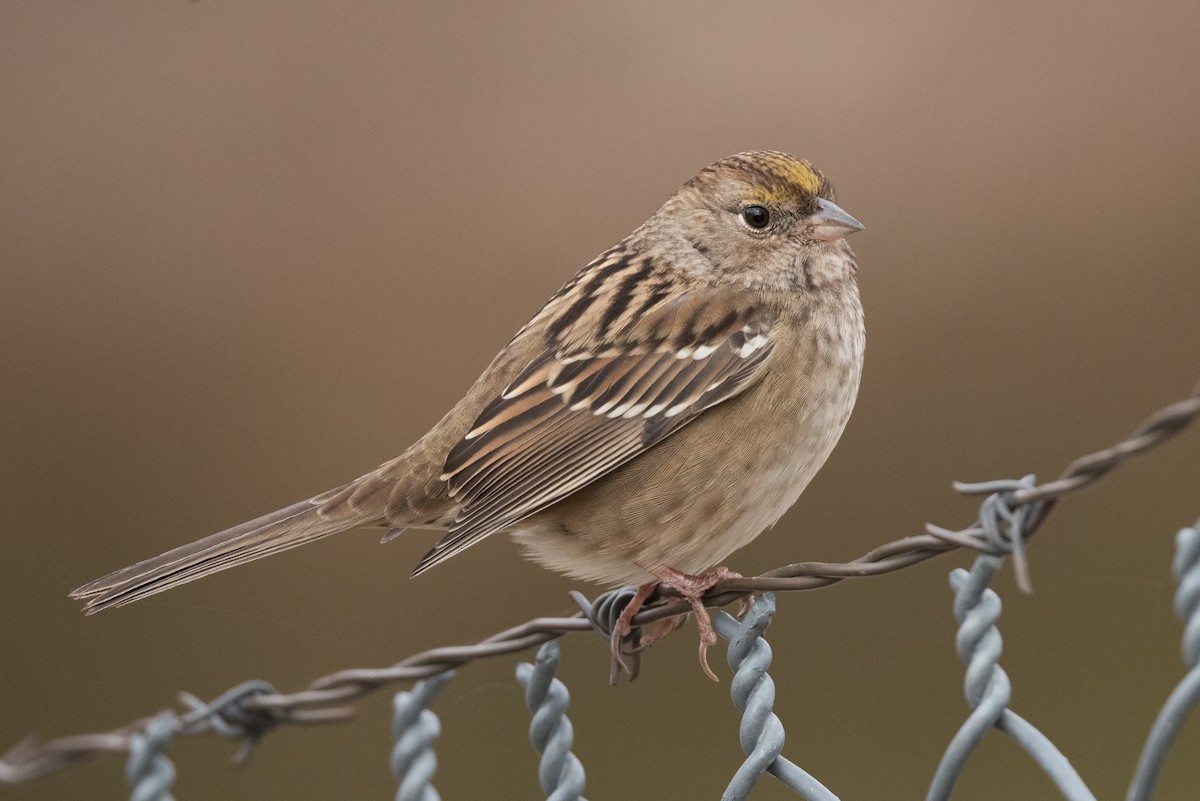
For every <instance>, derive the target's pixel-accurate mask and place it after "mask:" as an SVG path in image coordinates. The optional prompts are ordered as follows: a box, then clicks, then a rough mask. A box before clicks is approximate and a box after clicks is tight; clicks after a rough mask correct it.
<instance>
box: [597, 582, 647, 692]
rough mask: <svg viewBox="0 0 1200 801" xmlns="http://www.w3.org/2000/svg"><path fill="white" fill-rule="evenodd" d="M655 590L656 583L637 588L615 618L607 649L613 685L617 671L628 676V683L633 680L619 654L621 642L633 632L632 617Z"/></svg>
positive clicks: (629, 670) (627, 666)
mask: <svg viewBox="0 0 1200 801" xmlns="http://www.w3.org/2000/svg"><path fill="white" fill-rule="evenodd" d="M657 588H658V582H657V581H653V582H651V583H649V584H643V585H642V586H640V587H638V588H637V592H636V593H634V596H633V597H632V598H630V599H629V603H627V604H626V605H625V608H624V609H622V610H621V615H620V617H618V618H617V622H616V625H614V626H613V630H612V635H611V639H610V640H609V647H610V650H611V651H612V658H613V668H612V675H611V677H610V681H611V682H612V683H613V684H616V683H617V679H618V678H619V677H620V675H621V674H620V672H619V671H624V672H625V673H626V674H628V675H629V679H630V681H632V680H633V677H634V672H633V670H632V669H630V667H629V664H628V663H627V662H626V661H625V658H624V654H622V653H621V640H622V639H624V638H625V637H627V636H629V633H630V632H631V631H633V617H634V615H636V614H637V613H638V612H640V611H641V609H642V605H643V604H645V603H646V599H647V598H649V597H650V596H651V595H652V594H653V593H654V591H655V590H656V589H657ZM640 651H641V648H640V647H639V648H636V649H635V653H637V652H640Z"/></svg>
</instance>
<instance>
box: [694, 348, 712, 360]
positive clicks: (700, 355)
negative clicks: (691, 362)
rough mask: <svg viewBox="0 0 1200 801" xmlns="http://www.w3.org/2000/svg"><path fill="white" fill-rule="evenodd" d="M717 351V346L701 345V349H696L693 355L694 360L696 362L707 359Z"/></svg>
mask: <svg viewBox="0 0 1200 801" xmlns="http://www.w3.org/2000/svg"><path fill="white" fill-rule="evenodd" d="M716 349H717V348H716V346H715V345H701V346H700V347H698V348H696V350H695V352H694V353H693V354H692V358H693V359H695V360H696V361H700V360H701V359H707V358H708V357H709V356H710V355H712V353H713V351H715V350H716Z"/></svg>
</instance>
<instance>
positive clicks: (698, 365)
mask: <svg viewBox="0 0 1200 801" xmlns="http://www.w3.org/2000/svg"><path fill="white" fill-rule="evenodd" d="M721 297H723V298H724V300H721ZM721 297H718V298H717V299H715V300H714V299H712V298H707V297H700V298H695V297H689V298H688V299H687V302H686V303H683V304H681V305H677V306H675V307H668V308H666V309H665V310H664V311H663V312H662V313H660V314H659V315H658V316H657V317H655V316H651V317H649V318H648V319H646V320H645V321H643V322H642V323H641V324H640V325H639V326H635V327H634V328H633V329H632V330H631V331H630V332H629V335H628V336H627V337H626V338H625V339H624V341H622V342H620V343H619V344H617V345H615V346H612V347H608V348H606V349H605V350H604V351H601V352H587V351H572V352H561V351H556V350H550V351H547V352H546V353H543V354H542V355H541V356H539V357H537V358H536V359H534V360H533V361H532V362H530V364H529V365H528V366H527V367H526V368H525V369H523V370H522V371H521V372H520V373H518V375H517V377H516V378H515V379H513V381H512V382H511V383H510V384H509V386H508V387H507V388H506V389H505V390H504V391H503V392H502V393H500V395H499V396H498V397H497V398H496V399H495V400H494V401H492V402H491V403H490V404H489V405H488V406H487V407H486V408H485V409H484V410H483V412H482V413H481V414H480V415H479V418H478V419H477V420H476V421H475V423H474V425H473V426H472V428H471V430H470V432H469V433H468V434H467V436H466V437H464V438H463V439H462V440H461V441H460V442H459V443H458V444H457V445H455V447H454V448H453V449H451V451H450V454H449V455H448V457H447V459H446V464H445V471H444V474H443V476H442V477H443V478H444V479H445V480H446V481H447V484H448V487H449V490H450V494H451V496H452V497H454V498H455V500H457V501H458V502H459V504H460V507H459V511H458V515H457V517H456V518H455V520H454V522H453V523H452V524H451V526H450V529H449V531H448V533H447V534H446V536H445V537H443V538H442V540H441V541H439V542H438V544H437V545H436V546H434V548H433V549H432V550H431V551H430V552H429V553H428V554H427V555H426V556H425V558H424V559H422V560H421V563H420V564H419V565H418V566H417V569H416V570H415V571H414V574H417V573H421V572H424V571H425V570H427V569H429V568H430V567H432V566H433V565H435V564H438V563H439V562H442V561H444V560H445V559H448V558H450V557H451V556H453V555H455V554H457V553H459V552H461V551H462V550H464V549H466V548H468V547H470V546H471V545H473V544H474V543H476V542H478V541H479V540H481V539H483V538H484V537H486V536H488V535H489V534H493V533H495V532H497V531H500V530H503V529H505V528H507V527H510V526H512V525H513V524H514V523H516V522H518V521H520V520H522V519H524V518H526V517H528V516H530V515H532V514H536V513H537V512H539V511H541V510H543V509H545V508H546V507H548V506H550V505H552V504H553V503H555V502H556V501H559V500H561V499H562V498H564V497H566V496H568V495H570V494H571V493H573V492H576V491H577V490H579V489H580V488H582V487H584V486H586V485H588V484H590V483H591V482H593V481H595V480H596V479H598V478H600V477H601V476H603V475H605V474H606V473H608V472H610V471H612V470H614V469H615V468H617V467H619V466H620V465H621V464H623V463H625V462H627V461H629V460H630V459H633V458H634V457H636V456H637V455H638V454H640V453H642V452H644V451H645V450H646V449H647V448H650V447H653V446H654V445H655V444H657V443H658V442H660V441H662V440H663V439H664V438H666V437H667V436H669V435H670V434H671V433H673V432H674V431H677V430H678V429H679V428H681V427H683V426H684V425H686V424H687V423H689V422H690V421H692V420H694V419H695V418H696V417H697V416H698V415H700V414H701V413H702V412H703V411H704V410H705V409H707V408H710V407H711V406H713V405H715V404H718V403H720V402H722V401H724V400H727V399H729V398H732V397H733V396H735V395H737V394H738V393H739V392H742V391H743V390H744V389H746V387H748V386H749V385H750V383H751V382H752V381H753V380H755V379H756V378H757V377H759V376H761V375H762V373H763V372H764V370H765V366H766V364H767V360H768V357H769V356H770V354H771V352H772V349H773V347H774V344H775V343H774V340H773V338H772V336H771V334H772V324H773V322H774V316H773V314H771V313H770V312H768V311H766V310H764V309H761V308H756V307H755V306H753V305H752V304H743V305H741V306H735V308H734V309H733V311H732V312H731V311H730V310H729V308H728V306H729V302H728V297H727V296H721ZM680 326H682V327H683V329H684V330H680Z"/></svg>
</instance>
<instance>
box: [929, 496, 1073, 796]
mask: <svg viewBox="0 0 1200 801" xmlns="http://www.w3.org/2000/svg"><path fill="white" fill-rule="evenodd" d="M1016 525H1018V526H1020V525H1021V521H1020V520H1019V519H1018V520H1017V523H1016ZM993 544H995V543H993ZM1003 563H1004V557H1002V556H998V555H996V554H991V553H981V554H979V556H977V557H976V558H975V563H974V565H972V567H971V570H970V572H968V571H966V570H963V569H961V568H956V569H955V570H952V571H951V572H950V585H951V587H952V588H953V589H954V616H955V618H956V619H957V620H958V622H959V629H958V634H957V636H956V637H955V647H956V648H957V650H958V655H959V656H960V657H961V658H962V660H963V661H964V662H965V663H966V664H967V671H966V675H965V677H964V679H963V691H964V694H965V695H966V699H967V704H968V706H970V707H971V710H972V711H971V714H970V715H968V716H967V719H966V720H965V721H964V722H963V724H962V726H961V727H960V728H959V730H958V732H956V733H955V735H954V737H953V738H952V739H951V741H950V745H949V746H948V747H947V748H946V753H945V754H943V756H942V759H941V762H940V763H939V764H938V767H937V771H936V772H935V773H934V776H933V781H932V782H931V783H930V786H929V792H928V793H927V794H926V796H925V798H926V801H945V800H946V799H949V798H950V793H951V792H952V791H953V789H954V785H955V783H956V782H957V781H958V777H959V776H960V775H961V774H962V770H963V767H964V766H965V765H966V762H967V759H968V758H969V757H970V756H971V754H972V753H974V751H975V748H976V747H977V746H978V745H979V742H980V741H981V740H982V739H983V735H984V734H985V733H986V732H987V731H988V729H990V728H992V727H993V726H994V727H996V728H997V729H999V730H1000V731H1002V732H1004V733H1005V734H1007V735H1008V736H1009V737H1011V738H1012V739H1013V740H1015V741H1016V742H1017V744H1018V745H1020V746H1021V747H1022V748H1023V749H1024V750H1025V752H1026V753H1028V754H1029V756H1031V757H1032V758H1033V759H1034V761H1036V762H1037V763H1038V764H1039V765H1040V766H1041V768H1042V770H1043V771H1045V772H1046V775H1047V776H1048V777H1049V778H1050V780H1051V781H1053V782H1054V783H1055V785H1057V786H1058V789H1059V791H1060V792H1061V793H1062V794H1063V796H1064V797H1065V798H1067V799H1068V801H1095V796H1093V795H1092V792H1091V791H1090V790H1089V789H1088V788H1087V785H1085V784H1084V783H1083V779H1081V778H1080V777H1079V774H1078V773H1077V772H1076V771H1075V769H1074V768H1073V767H1072V766H1071V763H1070V762H1069V761H1068V760H1067V758H1066V757H1065V756H1063V755H1062V753H1061V752H1060V751H1059V750H1058V748H1057V747H1056V746H1055V745H1054V744H1053V743H1052V742H1050V740H1049V739H1048V738H1047V737H1046V736H1045V735H1044V734H1042V733H1041V732H1040V731H1038V729H1037V728H1036V727H1034V726H1033V724H1031V723H1029V722H1028V721H1026V720H1025V719H1024V718H1022V717H1021V716H1020V715H1017V714H1016V713H1015V712H1013V711H1012V710H1010V709H1009V708H1008V703H1009V701H1010V700H1011V698H1012V683H1011V681H1009V678H1008V674H1007V673H1005V671H1004V668H1002V667H1000V652H1001V651H1002V650H1003V641H1002V639H1001V637H1000V630H999V629H998V628H996V621H997V620H998V619H999V617H1000V608H1001V604H1000V596H999V595H997V594H996V593H995V592H994V591H993V590H991V589H990V588H989V587H988V582H990V581H991V579H992V577H993V576H994V575H995V574H996V571H997V570H999V569H1000V566H1001V565H1002V564H1003Z"/></svg>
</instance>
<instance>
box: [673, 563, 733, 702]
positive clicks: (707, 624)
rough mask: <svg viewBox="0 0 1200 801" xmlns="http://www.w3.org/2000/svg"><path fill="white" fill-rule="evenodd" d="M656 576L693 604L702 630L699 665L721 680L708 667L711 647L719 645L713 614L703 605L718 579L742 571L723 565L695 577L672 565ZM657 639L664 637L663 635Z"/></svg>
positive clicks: (708, 673) (709, 674)
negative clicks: (705, 594)
mask: <svg viewBox="0 0 1200 801" xmlns="http://www.w3.org/2000/svg"><path fill="white" fill-rule="evenodd" d="M654 575H656V576H658V579H659V581H660V582H662V583H663V584H666V585H667V586H669V587H672V588H673V589H675V590H676V591H677V592H678V593H679V594H680V595H681V596H682V597H683V599H684V600H685V601H687V602H688V603H689V604H690V605H691V607H692V612H693V614H694V615H695V617H696V626H697V627H698V628H699V629H700V667H701V668H703V669H704V673H705V675H707V676H708V677H709V678H710V679H712V680H713V681H720V679H718V678H717V674H716V673H713V671H712V668H710V667H709V666H708V647H709V646H710V645H715V644H716V642H717V632H716V629H714V628H713V623H712V617H711V616H710V615H709V614H708V609H706V608H705V607H704V601H703V596H704V593H706V592H708V591H709V590H711V589H712V588H713V585H714V584H716V583H717V582H718V581H721V580H722V579H727V578H741V577H742V574H741V573H735V572H734V571H732V570H730V569H729V568H727V567H725V566H724V565H722V566H720V567H714V568H713V569H712V570H709V571H707V572H705V573H700V574H698V575H694V576H693V575H690V574H688V573H683V572H681V571H679V570H676V569H675V568H673V567H666V568H662V569H660V570H656V571H654ZM664 622H666V621H664ZM675 628H678V626H675V627H672V628H671V629H670V630H668V631H667V633H668V634H669V633H670V632H671V631H674V629H675ZM662 636H665V635H662ZM657 639H662V637H661V636H660V637H658V638H657Z"/></svg>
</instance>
